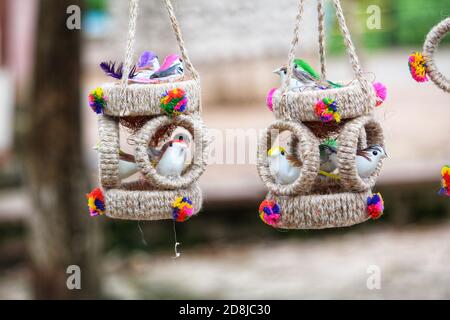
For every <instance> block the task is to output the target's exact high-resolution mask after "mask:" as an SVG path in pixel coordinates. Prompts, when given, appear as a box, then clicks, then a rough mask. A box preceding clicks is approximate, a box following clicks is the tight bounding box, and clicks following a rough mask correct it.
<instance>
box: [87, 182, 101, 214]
mask: <svg viewBox="0 0 450 320" xmlns="http://www.w3.org/2000/svg"><path fill="white" fill-rule="evenodd" d="M86 198H87V199H88V207H89V213H90V214H91V217H95V216H100V215H102V214H104V213H105V197H104V196H103V192H102V190H101V189H100V188H95V189H94V190H92V192H91V193H89V194H87V195H86Z"/></svg>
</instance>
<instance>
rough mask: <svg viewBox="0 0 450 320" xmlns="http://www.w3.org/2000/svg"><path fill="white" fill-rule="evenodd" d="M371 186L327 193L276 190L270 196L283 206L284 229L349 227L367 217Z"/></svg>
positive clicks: (279, 223) (282, 226) (282, 220)
mask: <svg viewBox="0 0 450 320" xmlns="http://www.w3.org/2000/svg"><path fill="white" fill-rule="evenodd" d="M370 195H371V192H370V190H369V191H365V192H361V193H348V192H344V193H333V194H323V195H317V194H314V195H299V196H295V197H286V196H279V195H276V194H273V193H270V192H269V194H268V195H267V197H266V198H267V199H270V200H275V201H276V203H277V204H278V205H279V206H280V207H281V219H280V221H279V222H278V223H277V225H276V227H277V228H281V229H324V228H336V227H346V226H351V225H354V224H357V223H361V222H364V221H366V220H367V219H368V218H369V216H368V214H367V197H368V196H370Z"/></svg>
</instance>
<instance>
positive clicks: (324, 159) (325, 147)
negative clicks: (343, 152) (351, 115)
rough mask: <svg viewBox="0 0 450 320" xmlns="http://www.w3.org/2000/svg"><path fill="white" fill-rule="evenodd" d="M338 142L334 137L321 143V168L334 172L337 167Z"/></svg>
mask: <svg viewBox="0 0 450 320" xmlns="http://www.w3.org/2000/svg"><path fill="white" fill-rule="evenodd" d="M336 148H337V143H336V140H334V139H329V140H326V141H325V142H324V143H322V144H320V145H319V150H320V170H322V171H324V172H327V173H332V172H333V171H334V170H336V168H337V149H336Z"/></svg>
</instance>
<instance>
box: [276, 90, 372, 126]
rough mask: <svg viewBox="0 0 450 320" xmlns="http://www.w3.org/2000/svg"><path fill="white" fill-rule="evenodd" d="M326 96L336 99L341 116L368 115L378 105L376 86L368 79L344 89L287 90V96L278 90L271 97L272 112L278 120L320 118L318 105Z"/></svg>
mask: <svg viewBox="0 0 450 320" xmlns="http://www.w3.org/2000/svg"><path fill="white" fill-rule="evenodd" d="M326 98H330V99H333V100H336V102H337V105H338V112H339V114H340V116H341V119H351V118H355V117H358V116H361V115H365V114H368V113H369V112H370V111H371V110H372V109H373V108H375V106H376V94H375V90H374V89H373V87H372V86H371V85H370V84H369V83H368V82H367V81H363V82H359V81H354V82H352V83H351V84H349V85H348V86H345V87H342V88H335V89H327V90H314V91H304V92H293V91H288V92H287V93H286V94H285V95H284V96H283V95H282V93H281V89H278V90H277V91H275V92H274V94H273V98H272V103H273V112H274V114H275V117H277V118H278V119H292V120H296V121H320V118H319V117H318V116H317V115H316V113H315V105H316V103H317V102H318V101H321V100H323V99H326Z"/></svg>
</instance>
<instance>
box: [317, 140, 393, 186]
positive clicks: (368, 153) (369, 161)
mask: <svg viewBox="0 0 450 320" xmlns="http://www.w3.org/2000/svg"><path fill="white" fill-rule="evenodd" d="M321 146H322V147H320V148H321V167H320V168H321V170H322V171H321V172H320V173H321V174H323V175H325V176H329V177H331V178H334V179H339V176H338V175H334V174H329V173H330V172H332V171H334V169H336V168H337V166H338V159H337V150H336V149H335V148H333V147H332V146H330V145H325V144H322V145H321ZM322 150H324V157H323V165H322ZM386 157H387V154H386V151H385V150H384V148H383V147H382V146H381V145H379V144H374V145H371V146H368V147H367V148H365V149H362V150H361V149H360V150H357V151H356V170H357V172H358V175H359V176H360V177H361V178H368V177H370V175H371V174H372V173H373V172H374V171H375V169H376V168H377V166H378V163H379V162H380V161H381V160H382V159H384V158H386ZM328 160H329V161H328ZM333 168H334V169H333ZM329 169H333V170H332V171H328V170H329Z"/></svg>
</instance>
